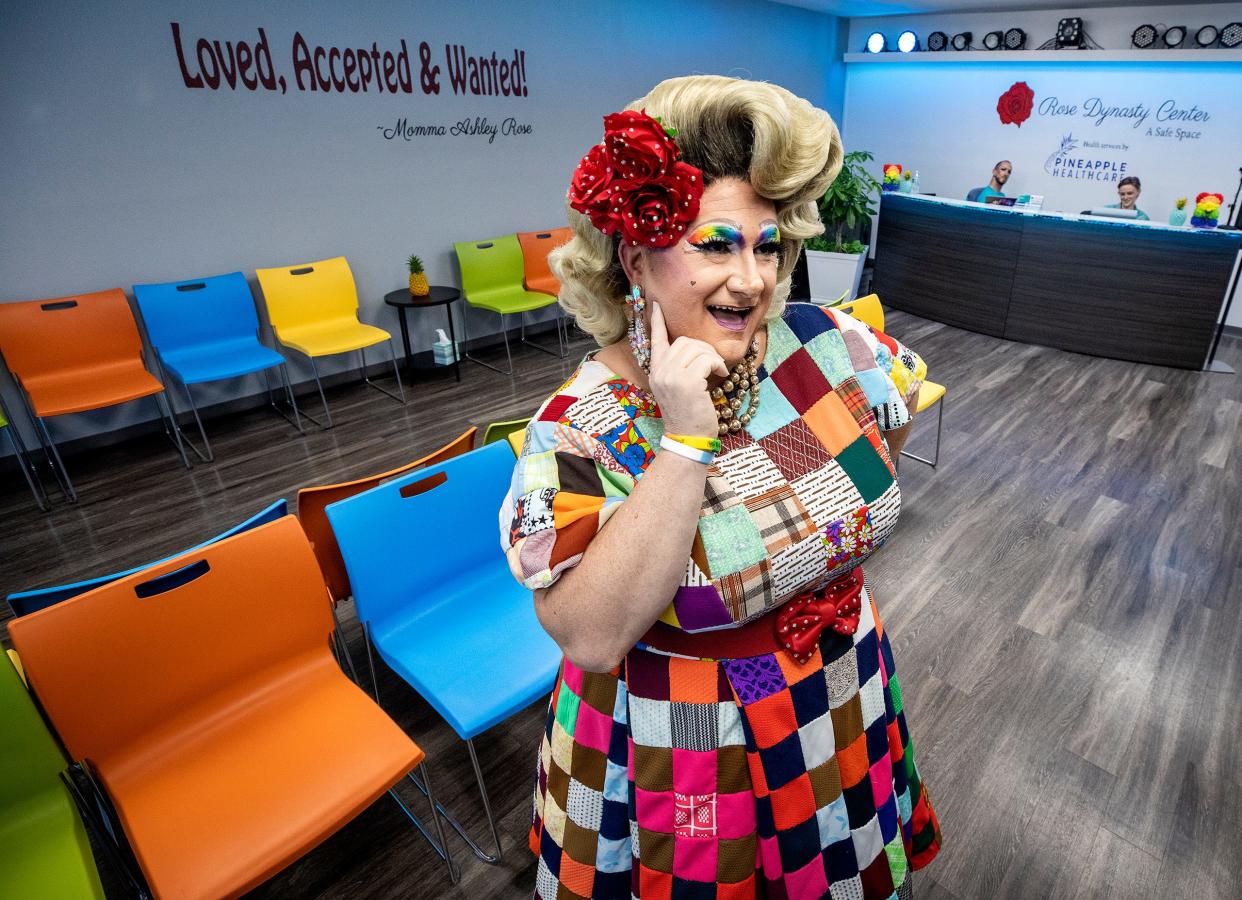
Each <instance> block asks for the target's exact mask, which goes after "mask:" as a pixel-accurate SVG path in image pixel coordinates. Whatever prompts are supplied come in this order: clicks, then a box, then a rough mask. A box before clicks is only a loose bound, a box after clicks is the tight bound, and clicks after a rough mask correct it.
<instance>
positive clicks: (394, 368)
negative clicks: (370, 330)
mask: <svg viewBox="0 0 1242 900" xmlns="http://www.w3.org/2000/svg"><path fill="white" fill-rule="evenodd" d="M388 350H389V352H391V353H392V371H393V374H394V375H396V376H397V390H398V391H400V392H401V396H400V397H398V396H397V395H396V394H394V393H393V392H392V391H390V390H388V388H386V387H381V386H380V385H378V384H376V383H375V382H374V381H372V380H371V379H370V377H369V376H368V375H367V348H366V347H359V348H358V353H359V354H360V355H361V356H362V380H363V381H365V382H366V383H367V384H369V385H371V387H373V388H375V389H376V390H377V391H379V392H380V393H381V394H385V395H387V396H389V397H392V399H394V400H396V401H397V402H398V403H400V404H401V405H402V406H405V386H404V385H402V384H401V371H400V369H398V368H397V348H396V347H395V346H393V343H392V338H389V339H388Z"/></svg>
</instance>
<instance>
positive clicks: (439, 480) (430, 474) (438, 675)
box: [327, 441, 561, 863]
mask: <svg viewBox="0 0 1242 900" xmlns="http://www.w3.org/2000/svg"><path fill="white" fill-rule="evenodd" d="M512 474H513V453H512V451H511V450H510V449H509V447H508V445H507V444H506V443H505V442H503V441H499V442H497V443H494V444H488V445H487V446H485V447H481V448H479V449H478V450H473V451H471V452H470V453H466V454H463V455H462V456H458V457H455V458H453V459H450V460H447V461H446V462H443V463H440V464H438V465H434V466H430V467H428V468H426V469H422V470H420V471H418V472H414V473H412V474H410V475H406V476H403V477H401V478H397V479H394V480H393V481H389V482H387V483H385V484H382V485H380V486H379V487H375V488H372V489H371V490H369V491H366V492H364V493H362V494H358V495H357V496H354V497H351V498H349V499H348V500H342V501H340V502H339V503H333V504H332V505H330V506H329V507H328V508H327V514H328V520H329V521H330V522H331V523H332V530H333V531H334V532H335V534H336V539H337V542H338V543H339V545H340V548H341V555H342V557H343V558H344V560H345V568H346V570H347V571H348V572H349V580H350V583H351V584H352V585H353V591H354V602H355V604H356V608H357V611H358V619H359V620H360V621H361V622H362V625H363V628H364V630H365V633H366V635H367V638H368V644H367V656H368V659H369V660H370V662H371V680H372V684H373V685H374V684H375V664H374V658H373V656H372V654H371V649H372V647H374V649H375V651H376V652H378V653H379V655H380V657H381V658H382V659H383V660H384V662H386V663H387V664H388V665H389V667H391V668H392V669H393V671H395V672H396V673H397V674H398V675H400V676H401V677H402V678H403V679H405V681H406V682H407V683H409V685H410V686H411V687H413V688H414V690H416V691H418V693H419V694H420V695H422V696H423V698H425V699H426V700H427V702H428V703H430V704H431V705H432V706H433V707H435V709H436V711H437V712H438V713H439V714H440V715H441V716H443V717H444V718H445V719H446V720H447V721H448V723H449V724H450V725H452V726H453V730H454V731H456V732H457V734H458V736H460V737H461V738H462V739H463V740H464V741H465V742H466V746H467V747H468V748H469V750H470V761H471V763H472V764H473V766H474V774H475V778H476V779H477V780H478V783H479V792H480V793H481V794H482V797H483V808H484V811H485V812H486V814H487V821H488V824H489V825H490V826H491V831H492V837H493V838H494V839H495V841H496V855H495V856H491V855H489V854H487V853H485V852H484V851H483V850H482V849H481V848H480V847H479V845H478V844H476V843H475V842H474V841H473V840H472V839H471V838H470V837H469V836H468V835H467V834H466V832H465V831H464V829H463V828H462V827H461V825H460V824H459V823H458V822H457V821H456V820H455V819H454V818H453V817H452V816H451V815H449V813H448V812H447V811H445V810H443V809H442V810H441V812H442V813H443V814H444V816H445V818H446V820H447V821H448V822H449V824H450V825H452V826H453V828H454V829H455V830H456V831H457V833H458V834H460V835H461V837H462V839H463V840H465V841H466V843H467V844H469V846H470V848H471V849H472V850H473V851H474V852H475V854H476V855H477V856H478V857H479V858H480V859H482V860H483V861H485V862H492V863H494V862H497V861H499V859H500V856H501V847H500V835H499V833H498V832H497V830H496V822H495V819H494V818H493V817H492V811H491V807H490V804H489V802H488V799H487V788H486V787H485V785H484V783H483V773H482V770H481V769H480V767H479V760H478V756H477V754H476V753H475V748H474V741H473V739H474V737H475V736H476V735H478V734H480V733H481V732H483V731H486V730H487V729H489V728H491V727H492V726H493V725H496V724H498V723H500V722H503V721H505V720H506V719H508V718H509V717H510V716H512V715H513V714H514V713H516V712H518V711H519V710H522V709H524V708H526V707H527V706H529V705H530V704H531V703H533V702H535V701H536V700H538V699H539V698H540V697H543V696H545V695H547V694H548V693H549V692H550V691H551V690H552V685H553V682H554V681H555V679H556V673H557V670H558V668H559V666H560V661H561V652H560V650H559V649H558V648H557V646H556V644H555V643H554V642H553V641H552V639H551V638H550V637H548V635H547V634H546V633H545V632H544V630H543V628H542V627H541V626H540V625H539V621H538V619H537V618H536V617H535V605H534V601H533V599H532V597H531V593H530V591H528V590H527V589H526V588H524V587H522V586H521V585H520V584H519V583H518V582H517V581H515V580H514V578H513V575H512V574H511V573H510V571H509V566H508V563H507V562H506V560H505V557H504V554H503V553H502V552H501V550H500V542H499V540H498V539H497V535H496V511H497V510H498V509H499V508H500V505H501V503H502V502H503V500H504V496H505V492H506V491H507V490H508V486H509V481H510V478H511V476H512ZM484 626H486V627H484ZM376 700H377V701H378V700H379V693H378V689H377V690H376ZM415 783H416V784H417V782H415ZM420 788H421V786H420Z"/></svg>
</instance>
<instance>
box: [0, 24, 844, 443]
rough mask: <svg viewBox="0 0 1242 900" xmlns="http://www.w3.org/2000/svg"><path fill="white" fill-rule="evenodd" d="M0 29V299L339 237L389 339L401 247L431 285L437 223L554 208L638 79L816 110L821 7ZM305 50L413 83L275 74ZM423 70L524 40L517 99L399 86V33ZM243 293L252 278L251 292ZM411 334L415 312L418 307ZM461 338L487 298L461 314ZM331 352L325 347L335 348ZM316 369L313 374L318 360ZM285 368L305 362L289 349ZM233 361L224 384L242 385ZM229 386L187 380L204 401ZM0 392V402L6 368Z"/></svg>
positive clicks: (824, 89) (486, 321)
mask: <svg viewBox="0 0 1242 900" xmlns="http://www.w3.org/2000/svg"><path fill="white" fill-rule="evenodd" d="M4 20H5V22H4V27H3V29H0V118H2V120H3V122H4V129H5V139H4V166H3V167H0V197H3V203H4V205H5V215H4V216H3V219H2V221H0V246H3V248H4V250H3V253H2V254H0V301H14V300H27V299H37V298H46V297H54V296H59V295H65V294H71V293H78V292H85V291H89V290H97V289H102V288H108V287H114V286H119V287H123V288H125V289H126V291H127V293H128V292H129V289H130V286H131V285H132V284H134V283H142V282H146V281H166V280H174V279H183V278H190V277H195V276H202V275H210V274H216V273H221V272H228V271H233V270H238V269H240V270H241V271H243V272H245V273H246V274H247V276H248V277H250V278H251V279H252V284H253V273H254V269H255V268H256V267H262V266H271V265H281V264H292V263H298V262H304V261H308V260H314V259H320V258H324V257H329V256H335V255H338V254H343V255H345V256H346V257H348V259H349V261H350V264H351V266H352V267H353V271H354V275H355V278H356V280H357V284H358V290H359V294H360V297H361V301H362V311H361V314H362V318H363V320H364V321H368V322H373V323H376V324H379V325H381V326H383V327H385V328H388V329H389V330H391V331H392V332H393V333H394V335H396V334H397V333H398V330H397V323H396V317H395V314H393V312H392V311H391V310H389V309H387V308H386V307H384V306H383V303H382V297H383V295H384V293H386V292H387V291H389V290H392V289H394V288H397V287H400V286H401V285H403V284H404V283H405V280H406V273H405V270H404V266H403V263H404V260H405V257H406V256H407V255H408V254H410V253H414V252H417V253H419V254H421V255H422V257H423V259H424V261H425V263H426V264H427V269H428V275H429V277H430V280H431V281H432V282H433V283H441V284H455V283H457V281H458V276H457V268H456V263H455V260H454V258H453V255H452V243H453V241H457V240H466V239H471V238H481V237H488V236H493V235H499V234H505V233H509V232H513V231H515V230H527V229H533V228H542V227H549V226H555V225H558V224H562V223H563V222H564V212H563V202H564V201H563V198H564V195H565V190H566V188H567V185H568V180H569V175H570V173H571V171H572V169H573V166H574V165H575V163H576V161H577V159H578V158H579V156H580V155H581V154H582V153H583V152H584V151H585V149H586V148H587V147H589V146H590V145H591V144H592V143H594V142H595V141H597V140H598V139H599V137H600V133H601V121H600V118H601V116H602V115H603V114H605V113H607V112H611V111H613V110H615V109H617V108H619V107H621V106H622V105H623V104H625V103H627V102H628V101H630V100H631V99H633V98H634V97H636V96H638V95H640V94H642V93H644V92H645V91H646V90H647V89H648V88H650V87H651V85H653V84H654V83H656V82H657V81H659V80H660V79H662V78H665V77H669V76H673V75H681V74H687V73H722V74H736V75H742V76H745V77H750V78H759V79H765V80H770V81H775V82H778V83H780V84H783V85H785V86H786V87H788V88H790V89H791V90H793V91H795V92H796V93H798V94H801V95H802V96H805V97H806V98H808V99H809V100H811V101H812V102H814V103H816V104H818V105H822V106H824V107H826V108H827V109H828V110H829V111H830V112H831V113H832V115H833V116H834V117H837V118H838V119H839V117H840V113H841V108H842V102H843V90H844V72H843V70H842V66H841V63H840V58H841V53H842V51H843V50H844V38H845V33H844V32H845V27H844V26H845V23H844V22H843V21H841V20H838V19H836V18H834V17H831V16H826V15H821V14H817V13H813V12H810V11H808V10H804V9H799V8H795V7H790V6H784V5H780V4H775V3H755V2H750V0H712V2H707V0H690V2H680V3H675V4H672V3H664V2H656V0H635V2H626V3H616V2H612V3H590V4H585V3H553V2H527V3H521V4H516V3H512V2H491V0H488V2H474V3H470V4H444V3H436V4H432V3H426V4H412V3H409V2H391V0H390V2H370V3H366V4H340V3H331V2H325V0H316V2H305V3H296V4H295V3H288V2H273V3H265V4H255V3H240V2H212V3H201V2H199V3H187V2H171V3H156V2H132V3H119V2H115V0H114V2H110V3H109V2H91V3H66V2H61V3H54V4H47V3H35V2H33V0H17V2H16V3H15V4H14V3H12V2H10V3H8V4H6V10H5V14H4ZM174 21H175V22H178V23H179V24H180V28H181V34H182V44H183V46H184V47H185V51H186V55H187V57H189V59H188V63H189V66H190V68H191V74H193V73H194V72H195V71H197V70H198V63H197V61H196V60H195V59H194V55H195V54H194V42H195V41H196V40H197V39H198V38H199V37H206V38H208V39H209V40H220V41H222V42H223V41H225V40H234V41H236V40H245V41H247V42H251V43H253V42H254V40H255V39H256V37H257V30H256V29H258V28H260V27H262V28H263V29H264V30H265V32H266V34H267V37H268V42H269V44H270V47H271V52H272V57H273V61H274V65H275V68H276V71H277V73H279V74H283V75H284V76H285V77H286V79H287V85H288V87H289V90H288V92H287V93H285V94H281V93H279V92H276V93H269V92H267V91H264V90H261V89H260V90H258V91H255V92H251V91H248V90H245V89H241V88H239V89H237V90H229V89H227V88H222V89H220V90H217V91H212V90H207V89H202V90H191V89H187V88H186V87H185V85H184V83H183V79H182V75H181V72H180V69H179V66H178V61H177V55H176V52H175V50H174V44H173V40H172V33H171V29H170V26H169V23H170V22H174ZM295 31H300V32H301V33H302V35H303V36H304V37H305V38H306V40H307V41H308V42H309V43H310V44H311V45H312V46H314V45H316V44H320V45H325V46H336V47H340V48H346V47H368V48H369V47H370V46H371V44H372V42H375V43H377V44H378V45H379V48H380V50H381V51H383V50H385V49H388V48H394V49H397V48H399V43H400V41H401V40H402V39H404V40H405V41H406V45H407V46H408V47H409V53H410V57H411V63H412V75H413V84H414V93H412V94H397V95H393V94H390V93H382V94H376V93H374V92H367V93H348V92H347V93H343V94H342V93H335V92H333V93H327V94H325V93H322V92H314V93H312V92H299V91H297V90H296V88H295V86H294V80H293V76H294V66H293V61H292V60H293V56H292V46H293V36H294V32H295ZM424 40H425V41H427V42H428V43H429V44H430V46H431V48H432V54H433V58H432V62H433V63H436V64H439V65H440V66H441V68H442V69H443V68H444V60H443V56H444V45H445V44H446V43H454V44H464V45H465V46H466V47H467V49H468V51H469V52H471V53H473V54H488V55H490V54H491V52H492V51H495V52H496V53H497V55H498V56H500V57H501V58H504V57H506V56H509V57H512V55H513V52H514V50H515V48H516V49H521V50H524V51H525V63H526V74H527V80H528V91H529V93H528V95H527V96H523V97H473V96H455V95H454V94H453V92H452V88H451V86H450V84H449V79H448V77H447V73H445V72H442V73H441V77H440V82H441V85H442V86H441V92H440V94H439V95H438V96H427V95H424V93H423V92H422V90H421V89H420V87H419V75H420V64H419V53H418V49H419V43H420V42H421V41H424ZM510 116H512V117H514V118H515V119H517V120H518V121H519V122H522V123H526V124H529V125H530V126H531V128H532V132H531V133H530V134H529V135H526V136H521V137H517V136H511V137H503V136H500V135H498V136H497V137H496V138H495V140H494V142H491V143H488V141H487V139H486V138H480V137H477V136H458V137H454V136H452V135H447V136H445V137H437V138H417V137H416V138H414V139H413V140H411V141H409V142H406V141H404V140H385V139H384V138H383V136H382V132H381V131H380V128H381V127H389V128H390V127H392V126H393V125H394V124H395V123H396V121H397V120H398V119H400V118H406V119H407V120H409V121H410V122H411V123H419V124H431V123H443V124H446V125H450V126H451V125H452V123H454V122H457V121H459V120H462V119H467V118H469V119H474V118H475V117H487V118H488V119H489V120H490V121H491V122H493V123H498V122H500V121H502V120H504V119H505V118H506V117H510ZM255 290H256V294H257V286H256V288H255ZM414 318H415V319H416V320H417V324H416V330H415V342H416V344H418V345H419V347H420V348H422V349H426V348H427V346H428V345H429V343H430V341H431V340H432V339H433V333H432V328H433V327H434V326H437V325H439V324H440V323H441V321H442V317H441V316H439V315H437V314H431V313H429V314H419V315H416V316H415V317H414ZM469 324H470V331H471V335H472V336H478V335H480V334H482V333H486V332H489V331H493V332H494V331H495V330H496V329H497V321H496V317H495V316H490V315H487V314H480V313H475V312H471V313H470V314H469ZM338 368H339V365H338ZM330 370H331V369H330ZM294 371H295V373H296V377H298V378H299V379H305V378H308V377H309V369H308V368H307V366H306V364H305V362H304V361H295V362H294ZM259 385H260V382H259V381H258V380H257V379H253V380H248V381H246V382H244V383H243V384H242V386H241V388H240V389H241V390H245V391H247V392H255V391H257V390H258V389H259ZM238 390H239V387H238V384H237V383H229V384H227V385H226V386H221V387H218V388H210V387H209V388H205V389H204V393H203V395H202V396H203V397H204V399H205V400H206V401H207V402H213V401H215V400H221V399H224V398H227V397H230V396H234V395H235V394H236V392H237V391H238ZM0 391H3V392H4V397H5V400H6V404H7V406H8V407H9V409H10V411H11V412H14V413H15V414H16V410H15V407H17V406H18V404H17V403H16V397H15V396H14V394H13V387H12V385H11V383H10V382H9V379H8V376H7V373H6V374H3V375H0ZM151 415H152V413H151V412H150V410H149V409H145V408H142V405H141V404H130V405H129V406H127V407H122V408H119V409H113V410H107V411H101V412H97V413H88V414H84V415H79V416H71V417H67V418H66V419H64V420H63V421H59V422H58V423H57V425H58V428H57V433H58V434H59V435H63V436H65V437H76V436H80V435H84V434H89V433H94V432H99V431H105V430H108V429H112V428H117V427H120V426H122V425H127V424H131V423H133V422H135V421H138V420H139V418H150V417H151Z"/></svg>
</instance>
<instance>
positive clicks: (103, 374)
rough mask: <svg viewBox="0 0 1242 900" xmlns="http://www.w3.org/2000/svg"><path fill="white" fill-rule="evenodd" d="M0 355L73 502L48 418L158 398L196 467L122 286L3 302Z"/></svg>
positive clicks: (169, 428)
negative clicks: (168, 408) (146, 354)
mask: <svg viewBox="0 0 1242 900" xmlns="http://www.w3.org/2000/svg"><path fill="white" fill-rule="evenodd" d="M0 352H3V353H4V358H5V361H6V362H7V363H8V367H9V371H11V372H12V373H13V378H14V380H15V381H16V382H17V385H18V387H19V388H21V390H20V391H18V393H19V394H21V397H22V401H23V402H24V403H25V405H26V411H27V412H28V413H29V414H30V418H31V420H32V421H34V422H35V424H36V426H37V427H36V432H37V434H38V436H39V442H40V444H42V445H43V452H44V454H45V455H46V456H47V458H48V462H49V463H50V464H51V466H52V471H53V472H54V473H55V474H56V479H57V481H58V482H59V483H60V486H61V489H62V490H63V491H64V494H65V497H66V498H67V499H68V500H69V502H70V503H76V502H77V499H78V495H77V492H76V491H75V490H74V487H73V482H72V481H71V480H70V478H69V472H68V470H67V469H66V468H65V464H64V462H63V461H62V460H61V458H60V452H59V450H58V449H57V447H56V442H55V441H54V440H53V439H52V433H51V431H50V430H49V429H48V425H47V421H46V419H47V418H49V417H51V416H63V415H68V414H69V413H76V412H85V411H87V410H92V409H102V408H103V407H106V406H115V405H116V404H118V403H126V402H128V401H130V400H140V399H142V398H143V397H154V398H155V405H156V408H157V409H159V412H160V417H161V419H163V421H164V431H165V432H166V433H167V434H168V436H169V438H170V439H171V440H172V441H173V444H174V446H176V448H177V451H178V452H179V453H180V454H181V461H182V463H183V464H184V465H185V467H186V468H187V469H188V468H189V467H190V461H189V459H187V458H186V455H185V448H184V447H183V446H182V443H181V431H180V429H178V428H177V425H176V423H175V421H174V420H173V419H172V415H171V412H168V411H166V409H165V404H166V403H167V398H166V397H165V395H164V385H163V384H161V383H160V381H159V379H158V378H156V377H155V376H154V375H152V374H151V373H150V372H148V371H147V367H146V365H145V364H144V362H143V359H142V338H141V337H139V335H138V326H137V324H136V323H135V322H134V314H133V313H132V312H131V311H130V308H129V303H128V301H126V299H125V294H124V293H123V292H122V291H121V289H120V288H112V289H111V290H107V291H98V292H96V293H93V294H78V295H75V296H72V297H60V298H57V299H55V300H29V301H25V302H21V303H0ZM161 400H163V401H164V402H163V403H161V402H160V401H161Z"/></svg>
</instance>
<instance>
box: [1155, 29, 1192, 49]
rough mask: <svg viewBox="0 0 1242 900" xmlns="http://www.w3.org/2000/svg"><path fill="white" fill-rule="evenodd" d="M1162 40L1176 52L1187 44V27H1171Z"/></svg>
mask: <svg viewBox="0 0 1242 900" xmlns="http://www.w3.org/2000/svg"><path fill="white" fill-rule="evenodd" d="M1160 40H1161V42H1162V43H1163V44H1164V45H1165V46H1166V47H1168V48H1169V49H1170V50H1176V49H1177V48H1178V47H1180V46H1181V45H1182V44H1184V43H1186V27H1185V26H1184V25H1170V26H1169V27H1168V28H1166V29H1165V30H1164V36H1163V37H1162V38H1161V39H1160Z"/></svg>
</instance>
